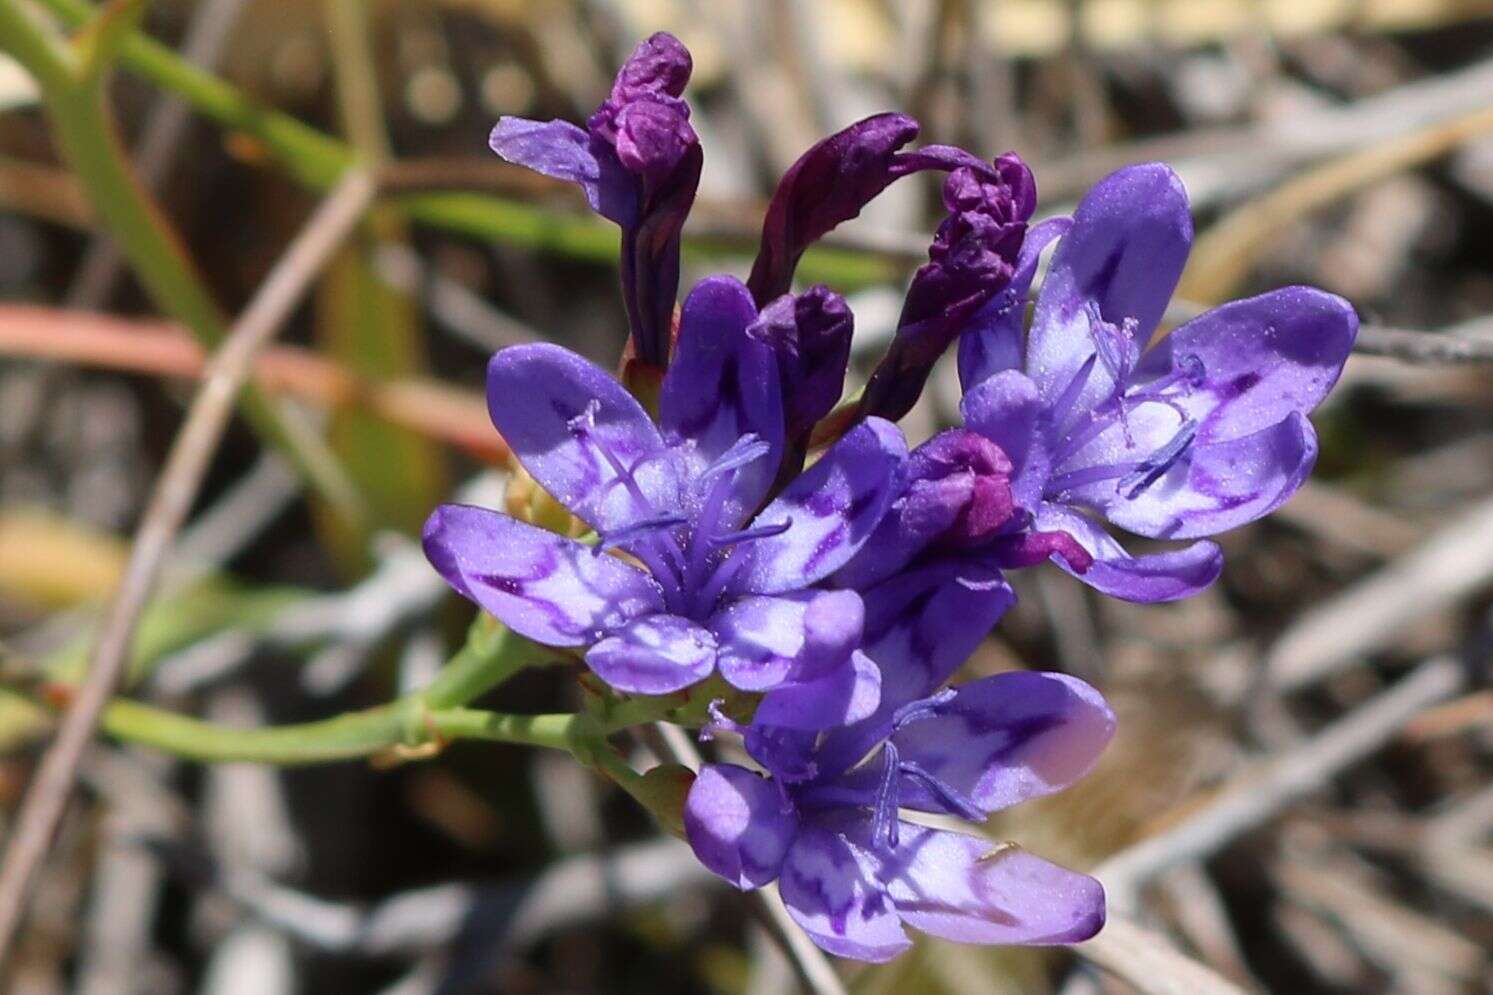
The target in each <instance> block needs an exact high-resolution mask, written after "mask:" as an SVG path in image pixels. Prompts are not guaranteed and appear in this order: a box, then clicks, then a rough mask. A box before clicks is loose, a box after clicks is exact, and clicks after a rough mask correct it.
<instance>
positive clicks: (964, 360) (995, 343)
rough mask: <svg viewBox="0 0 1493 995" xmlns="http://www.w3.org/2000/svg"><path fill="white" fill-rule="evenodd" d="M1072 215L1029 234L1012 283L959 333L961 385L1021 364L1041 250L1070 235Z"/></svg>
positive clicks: (964, 386) (1037, 226)
mask: <svg viewBox="0 0 1493 995" xmlns="http://www.w3.org/2000/svg"><path fill="white" fill-rule="evenodd" d="M1072 226H1073V219H1072V218H1048V219H1047V220H1046V221H1044V222H1042V223H1041V224H1038V225H1033V226H1032V227H1031V228H1030V229H1029V230H1028V231H1027V233H1026V240H1025V241H1024V242H1023V243H1022V245H1021V253H1020V255H1018V256H1017V258H1016V272H1015V274H1014V275H1013V276H1012V277H1011V283H1010V286H1008V287H1007V288H1006V290H1005V292H1004V293H1001V294H999V295H997V296H996V297H995V298H994V299H992V300H991V301H990V303H988V304H986V305H985V306H984V307H983V308H981V309H980V311H979V313H978V314H976V315H975V317H974V318H973V319H972V320H971V321H970V323H969V326H968V327H966V328H965V329H964V331H963V332H961V333H960V335H959V384H960V386H962V387H963V388H964V389H965V390H969V389H970V388H971V387H974V386H976V385H977V384H980V383H982V382H984V381H985V380H986V379H987V378H989V377H991V376H994V375H995V374H997V373H999V372H1001V371H1002V370H1019V369H1021V367H1022V356H1023V355H1024V353H1025V352H1026V350H1025V349H1024V348H1023V342H1022V339H1023V334H1022V333H1023V331H1024V329H1025V327H1026V295H1027V291H1029V290H1030V289H1031V286H1032V279H1033V278H1034V277H1036V275H1037V262H1038V260H1039V259H1040V258H1041V255H1042V250H1043V249H1045V248H1046V247H1047V246H1048V244H1049V243H1050V242H1052V240H1053V239H1055V238H1059V237H1061V236H1062V235H1065V234H1067V232H1068V229H1070V228H1071V227H1072Z"/></svg>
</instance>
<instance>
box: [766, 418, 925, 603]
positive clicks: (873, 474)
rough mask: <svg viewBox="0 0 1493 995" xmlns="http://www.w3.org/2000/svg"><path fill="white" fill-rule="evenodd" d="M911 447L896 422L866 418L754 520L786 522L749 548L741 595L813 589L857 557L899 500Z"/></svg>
mask: <svg viewBox="0 0 1493 995" xmlns="http://www.w3.org/2000/svg"><path fill="white" fill-rule="evenodd" d="M906 459H907V442H906V441H905V440H904V439H903V438H902V433H901V431H900V430H899V429H898V428H897V426H895V425H893V424H892V423H891V422H888V421H883V420H882V419H880V418H868V419H866V420H865V421H864V422H862V423H861V424H859V425H857V426H856V427H855V428H854V429H852V430H851V431H850V432H849V433H847V434H846V436H845V437H844V438H843V439H841V440H840V441H839V442H837V443H835V445H834V446H833V447H832V448H831V449H830V451H829V452H827V453H825V454H824V456H823V457H821V458H820V459H819V461H818V462H817V463H815V464H814V465H813V466H811V467H809V469H808V470H806V471H804V473H803V474H802V475H801V476H799V477H798V478H797V479H795V480H794V481H793V483H791V484H789V485H788V489H787V490H785V491H784V492H783V493H782V494H781V495H779V496H778V498H777V499H776V500H775V501H773V502H772V503H771V504H769V505H768V506H767V507H766V508H765V509H763V510H762V512H761V513H760V514H758V515H757V517H756V519H755V520H754V521H753V522H752V527H753V528H761V527H764V526H779V525H783V524H785V523H786V524H787V529H786V530H785V531H783V532H782V533H780V534H778V535H775V536H770V537H768V538H763V539H758V540H756V541H754V542H752V543H751V545H750V547H749V553H750V555H751V557H752V561H751V565H750V567H749V568H748V569H746V570H744V571H743V572H742V574H741V575H740V576H739V577H738V579H737V584H738V590H742V591H752V592H755V593H759V594H776V593H778V592H781V591H793V590H797V589H799V588H802V587H808V586H809V585H811V584H814V583H816V582H818V581H820V580H822V579H823V578H825V577H827V576H829V575H830V574H831V573H833V572H834V571H836V570H838V569H839V568H840V567H841V566H843V565H844V564H845V561H846V560H848V559H850V557H852V556H854V555H855V552H856V550H858V549H860V548H861V545H862V544H863V543H865V541H866V540H867V539H868V538H870V536H871V532H872V530H873V529H875V528H876V524H877V523H878V522H879V521H881V516H882V515H883V514H884V513H885V512H886V509H887V506H888V505H889V504H890V503H891V501H892V499H893V498H894V497H896V494H897V490H898V478H899V475H900V472H901V468H902V464H903V462H904V461H905V460H906Z"/></svg>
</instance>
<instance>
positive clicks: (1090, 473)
mask: <svg viewBox="0 0 1493 995" xmlns="http://www.w3.org/2000/svg"><path fill="white" fill-rule="evenodd" d="M1144 465H1145V464H1143V463H1141V464H1137V463H1135V462H1124V463H1106V464H1103V465H1101V466H1086V467H1084V468H1083V469H1082V470H1072V471H1070V472H1068V473H1060V474H1058V475H1057V476H1056V477H1053V478H1052V479H1051V480H1049V481H1048V482H1047V493H1048V494H1053V495H1055V494H1063V493H1065V492H1067V491H1071V490H1073V489H1074V488H1075V487H1085V486H1087V485H1089V484H1097V483H1099V482H1101V481H1104V480H1113V479H1114V478H1116V477H1125V476H1128V475H1130V474H1132V473H1134V472H1135V469H1136V467H1137V466H1144Z"/></svg>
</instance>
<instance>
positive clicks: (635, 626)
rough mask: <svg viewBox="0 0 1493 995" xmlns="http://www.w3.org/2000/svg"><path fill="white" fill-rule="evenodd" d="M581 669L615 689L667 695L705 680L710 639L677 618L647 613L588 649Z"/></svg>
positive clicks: (711, 655) (711, 660)
mask: <svg viewBox="0 0 1493 995" xmlns="http://www.w3.org/2000/svg"><path fill="white" fill-rule="evenodd" d="M586 666H588V667H590V668H591V669H592V670H594V671H595V672H596V676H597V677H600V678H601V679H602V680H604V681H606V682H607V683H608V684H610V685H611V686H612V687H614V688H616V689H617V690H618V691H625V692H627V693H628V694H669V693H671V692H674V691H678V690H680V689H682V688H687V687H689V686H690V685H691V684H694V683H696V682H698V681H702V680H704V679H705V678H707V677H709V676H710V672H711V671H712V670H714V669H715V637H713V636H712V635H711V634H710V632H709V631H708V630H706V629H703V628H701V627H700V626H698V625H696V624H695V623H694V622H691V621H690V620H689V619H687V618H682V617H680V616H678V615H647V616H644V617H643V618H639V619H635V620H633V621H631V622H628V623H626V624H625V625H622V626H619V627H618V628H616V629H613V630H612V631H611V633H609V634H608V635H607V637H606V638H605V639H603V640H601V642H599V643H597V644H596V645H595V646H592V647H591V648H590V649H589V650H587V651H586Z"/></svg>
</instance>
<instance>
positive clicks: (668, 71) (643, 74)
mask: <svg viewBox="0 0 1493 995" xmlns="http://www.w3.org/2000/svg"><path fill="white" fill-rule="evenodd" d="M693 69H694V60H693V59H691V58H690V54H689V49H687V48H685V47H684V43H683V42H681V41H680V40H679V39H678V38H675V37H674V36H673V35H671V34H669V33H668V32H667V31H660V32H658V33H657V34H655V35H652V36H651V37H649V38H647V39H646V40H644V41H643V43H642V44H640V45H639V46H638V47H637V48H635V49H633V52H632V55H630V56H628V59H627V61H626V62H624V63H623V64H622V68H621V69H620V70H619V71H618V72H617V79H616V81H615V82H613V83H612V100H613V101H615V102H618V103H621V102H625V101H628V100H632V99H634V98H635V97H639V96H641V95H643V94H645V93H662V94H666V95H668V96H670V97H677V96H679V95H680V94H682V93H684V87H685V85H686V84H688V83H689V75H690V72H691V71H692V70H693Z"/></svg>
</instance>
